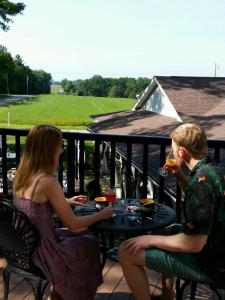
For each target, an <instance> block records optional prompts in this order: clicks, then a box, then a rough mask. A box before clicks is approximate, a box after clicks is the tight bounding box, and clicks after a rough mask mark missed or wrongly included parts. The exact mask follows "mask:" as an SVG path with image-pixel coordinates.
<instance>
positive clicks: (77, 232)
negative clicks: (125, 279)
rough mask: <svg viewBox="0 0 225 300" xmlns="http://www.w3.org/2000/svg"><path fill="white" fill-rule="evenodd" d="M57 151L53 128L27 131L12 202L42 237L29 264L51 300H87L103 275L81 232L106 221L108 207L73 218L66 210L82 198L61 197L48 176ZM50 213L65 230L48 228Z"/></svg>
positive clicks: (58, 136) (91, 241)
mask: <svg viewBox="0 0 225 300" xmlns="http://www.w3.org/2000/svg"><path fill="white" fill-rule="evenodd" d="M62 152H63V148H62V133H61V131H60V130H59V129H58V128H56V127H53V126H49V125H38V126H35V127H34V128H33V129H31V130H30V132H29V134H28V136H27V140H26V143H25V149H24V153H23V157H22V160H21V162H20V164H19V167H18V169H17V171H16V175H15V179H14V203H15V205H16V206H17V207H18V208H19V209H20V210H22V211H24V212H25V213H26V214H27V215H28V217H29V218H30V220H31V221H32V223H33V224H35V225H36V226H37V228H38V229H39V232H40V234H41V244H40V247H39V248H38V251H37V252H36V253H35V256H34V262H35V263H36V265H38V266H39V268H40V269H41V270H42V271H43V273H44V274H45V275H46V277H47V278H48V280H49V281H50V283H51V284H52V292H51V295H50V299H54V300H55V299H64V300H76V299H79V300H80V299H82V300H91V299H93V298H94V295H95V292H96V289H97V287H98V286H99V285H100V284H101V283H102V276H101V268H100V261H99V249H98V247H97V244H96V240H95V238H94V236H93V235H92V234H91V233H90V232H88V231H87V230H86V228H87V227H88V226H89V225H91V224H93V223H95V222H97V221H100V220H103V219H107V218H110V217H111V216H112V214H113V207H112V206H108V207H106V208H105V209H103V210H101V211H99V212H98V213H96V214H93V215H89V216H82V217H76V216H75V215H74V213H73V211H72V209H71V208H70V206H71V205H74V204H76V203H83V202H85V201H86V198H85V197H84V196H75V197H73V198H70V199H66V198H65V196H64V193H63V190H62V188H61V186H60V184H59V182H58V181H57V180H56V178H55V177H54V176H53V174H54V172H55V171H56V169H57V166H58V164H59V157H60V154H61V153H62ZM53 214H57V215H58V217H59V218H60V220H61V221H62V222H63V224H64V225H65V227H66V228H61V229H55V228H54V227H53V226H52V216H53Z"/></svg>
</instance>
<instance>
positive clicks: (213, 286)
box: [176, 278, 225, 300]
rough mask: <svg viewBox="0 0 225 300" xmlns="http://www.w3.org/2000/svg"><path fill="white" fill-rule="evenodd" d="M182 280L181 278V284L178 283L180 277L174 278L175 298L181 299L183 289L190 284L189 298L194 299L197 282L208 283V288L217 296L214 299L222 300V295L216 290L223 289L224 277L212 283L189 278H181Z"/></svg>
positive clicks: (224, 286)
mask: <svg viewBox="0 0 225 300" xmlns="http://www.w3.org/2000/svg"><path fill="white" fill-rule="evenodd" d="M182 280H183V283H182V285H180V281H181V278H177V280H176V300H182V299H183V294H184V290H185V288H186V287H187V286H189V285H191V292H190V298H189V299H190V300H194V299H195V295H196V290H197V285H198V284H203V285H208V287H209V289H210V290H211V291H213V292H214V293H215V294H216V295H217V297H218V298H216V299H219V300H224V295H223V296H222V295H221V294H220V293H219V291H218V290H219V289H222V290H225V278H224V280H218V281H216V282H213V283H207V282H202V281H194V280H190V279H182ZM186 299H187V298H185V300H186ZM213 299H214V298H213Z"/></svg>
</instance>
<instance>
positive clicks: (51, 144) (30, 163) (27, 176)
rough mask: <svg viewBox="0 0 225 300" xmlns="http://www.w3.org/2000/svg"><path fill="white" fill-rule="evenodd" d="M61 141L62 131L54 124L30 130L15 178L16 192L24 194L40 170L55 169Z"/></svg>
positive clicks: (14, 189) (38, 126)
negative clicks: (56, 154)
mask: <svg viewBox="0 0 225 300" xmlns="http://www.w3.org/2000/svg"><path fill="white" fill-rule="evenodd" d="M61 143H62V133H61V131H60V130H59V129H58V128H56V127H54V126H50V125H37V126H35V127H33V128H32V129H31V130H30V131H29V133H28V135H27V139H26V142H25V147H24V151H23V156H22V159H21V162H20V164H19V167H18V169H17V171H16V175H15V178H14V184H13V191H14V194H17V195H23V193H24V191H25V190H26V189H27V188H28V187H29V186H30V185H31V183H32V182H31V179H32V176H33V175H34V174H35V173H37V172H38V171H43V172H52V171H53V169H54V166H55V153H56V149H57V146H59V145H61Z"/></svg>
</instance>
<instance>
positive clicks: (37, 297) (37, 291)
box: [34, 280, 48, 300]
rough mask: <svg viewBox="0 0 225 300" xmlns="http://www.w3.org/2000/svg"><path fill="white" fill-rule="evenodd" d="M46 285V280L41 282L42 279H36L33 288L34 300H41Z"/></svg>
mask: <svg viewBox="0 0 225 300" xmlns="http://www.w3.org/2000/svg"><path fill="white" fill-rule="evenodd" d="M47 285H48V281H46V282H45V283H44V284H43V280H37V281H36V288H35V289H34V296H35V300H42V299H43V296H44V292H45V288H46V287H47Z"/></svg>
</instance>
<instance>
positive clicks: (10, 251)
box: [0, 198, 40, 272]
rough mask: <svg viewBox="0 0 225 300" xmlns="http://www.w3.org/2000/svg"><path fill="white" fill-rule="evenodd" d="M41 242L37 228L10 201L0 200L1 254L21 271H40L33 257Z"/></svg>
mask: <svg viewBox="0 0 225 300" xmlns="http://www.w3.org/2000/svg"><path fill="white" fill-rule="evenodd" d="M39 242H40V235H39V232H38V230H37V228H36V227H35V226H34V225H33V224H32V223H31V222H30V220H29V218H28V217H27V216H26V215H25V214H24V213H23V212H21V211H19V210H18V209H17V208H16V207H15V206H14V205H13V203H12V202H11V201H10V200H7V199H2V198H1V199H0V254H1V256H3V257H5V258H6V259H7V261H8V263H9V264H10V265H12V266H14V267H17V268H19V269H22V270H25V271H28V272H35V271H38V270H39V268H37V267H36V266H35V265H34V263H33V261H32V256H33V254H34V251H35V250H36V248H37V247H38V245H39Z"/></svg>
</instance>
